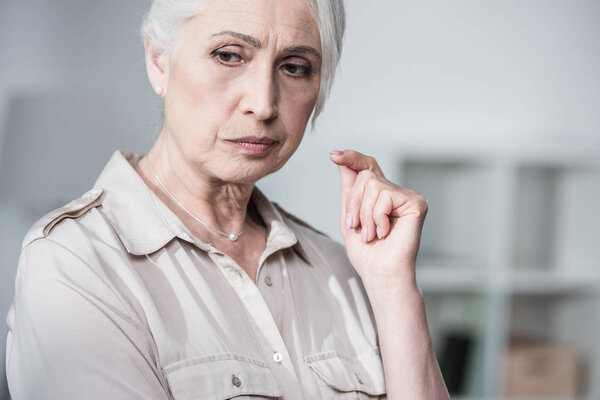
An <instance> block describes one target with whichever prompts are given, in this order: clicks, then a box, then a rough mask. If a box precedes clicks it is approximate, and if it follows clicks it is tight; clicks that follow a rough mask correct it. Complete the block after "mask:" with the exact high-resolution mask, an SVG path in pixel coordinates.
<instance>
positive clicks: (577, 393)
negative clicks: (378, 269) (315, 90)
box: [0, 0, 600, 400]
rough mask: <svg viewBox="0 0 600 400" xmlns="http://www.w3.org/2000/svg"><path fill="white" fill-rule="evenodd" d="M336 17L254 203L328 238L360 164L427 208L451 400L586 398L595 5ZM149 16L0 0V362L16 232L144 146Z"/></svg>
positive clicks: (597, 364)
mask: <svg viewBox="0 0 600 400" xmlns="http://www.w3.org/2000/svg"><path fill="white" fill-rule="evenodd" d="M346 3H347V4H346V7H347V18H348V29H347V36H346V40H345V47H344V51H343V57H342V61H341V68H340V70H339V74H338V76H337V80H336V84H335V86H334V89H333V92H332V95H331V97H330V100H329V103H328V104H327V106H326V108H325V112H324V114H323V115H322V116H321V118H320V119H319V121H318V122H317V125H316V129H315V130H314V131H312V132H308V133H307V135H306V137H305V140H304V143H303V144H302V146H301V148H300V150H299V151H298V153H297V154H296V155H294V157H293V158H292V159H291V160H290V161H289V162H288V164H287V165H286V166H285V167H284V168H283V169H282V170H281V171H279V172H278V173H277V174H274V175H272V176H269V177H267V178H266V179H264V180H263V181H261V182H260V183H259V187H261V188H262V189H263V191H265V192H266V193H267V194H268V195H269V196H270V197H271V198H272V199H273V200H274V201H276V202H278V203H280V204H281V205H283V206H284V207H285V208H287V209H288V210H289V211H291V212H292V213H294V214H296V215H298V216H299V217H301V218H303V219H305V220H306V221H308V222H309V223H310V224H312V225H313V226H315V227H316V228H318V229H320V230H322V231H324V232H326V233H328V234H329V235H330V236H332V237H334V238H335V239H337V240H340V238H341V237H340V235H339V233H338V227H337V218H338V217H337V215H338V212H339V211H338V210H339V204H338V203H339V193H338V183H339V182H338V176H337V169H336V168H335V166H333V165H332V164H331V163H330V161H329V156H328V153H329V150H332V149H348V148H352V149H357V150H360V151H362V152H364V153H367V154H370V155H373V156H375V157H376V158H377V159H378V160H379V162H380V164H381V165H382V167H383V170H384V172H385V173H386V175H387V177H388V178H389V179H391V180H393V181H395V182H397V183H399V184H401V185H403V186H406V187H409V188H411V189H414V190H417V191H419V192H420V193H421V194H423V195H424V196H425V197H426V198H427V199H428V201H429V203H430V211H429V214H428V216H427V220H426V224H425V227H424V231H423V238H422V244H421V250H420V253H419V259H418V277H419V284H420V286H421V287H422V289H423V292H424V294H425V299H426V305H427V313H428V319H429V323H430V329H431V333H432V337H433V340H434V345H435V348H436V352H437V355H438V360H439V361H440V365H441V368H442V370H443V373H444V378H445V379H446V383H447V385H448V388H449V389H450V391H451V392H452V393H453V395H454V398H461V399H473V400H476V399H477V400H479V399H513V398H518V399H527V398H536V399H586V400H587V399H589V400H598V399H600V350H599V349H600V346H598V344H597V339H598V338H600V268H599V267H600V212H599V207H600V163H599V160H600V157H599V156H600V23H599V21H600V1H598V0H519V1H517V0H505V1H492V0H477V1H476V0H454V1H441V0H438V1H430V0H418V1H417V0H413V1H404V0H379V1H376V2H367V1H355V0H347V2H346ZM149 4H150V1H149V0H128V1H120V0H104V1H101V2H100V1H89V0H26V1H23V0H1V1H0V221H1V222H0V314H1V315H2V324H1V325H0V327H1V332H0V333H1V337H2V346H0V359H2V360H4V357H5V354H4V351H5V348H4V341H5V337H6V329H7V328H6V323H5V315H6V312H7V310H8V307H9V305H10V302H11V299H12V295H13V289H14V277H15V272H16V265H17V261H18V257H19V251H20V243H21V240H22V238H23V235H24V234H25V232H26V231H27V229H28V228H29V227H30V226H31V224H32V223H33V222H34V221H35V220H37V219H38V218H39V217H41V216H42V215H43V214H45V213H46V212H48V211H50V210H52V209H54V208H56V207H59V206H61V205H63V204H65V203H67V202H68V201H70V200H71V199H73V198H75V197H78V196H79V195H81V194H82V193H84V192H86V191H87V190H89V189H90V188H91V186H92V184H93V182H94V181H95V178H96V176H97V175H98V174H99V172H100V170H101V169H102V167H103V166H104V164H105V163H106V162H107V161H108V158H109V156H110V155H111V154H112V152H113V151H114V150H116V149H123V150H128V151H137V152H146V151H147V150H148V149H149V148H150V146H151V144H152V143H153V141H154V140H155V138H156V137H157V134H158V131H159V129H160V120H161V117H160V114H161V111H160V110H161V107H160V103H159V102H158V101H157V97H156V95H154V93H153V91H152V90H151V88H150V85H149V84H148V82H147V79H146V76H145V67H144V60H143V48H142V45H141V42H140V40H139V36H138V27H139V25H140V23H141V20H142V16H143V14H144V12H145V11H146V10H147V8H148V7H149ZM0 377H1V378H2V379H0V399H2V400H5V399H9V394H8V390H7V388H6V381H5V374H4V362H2V365H1V366H0Z"/></svg>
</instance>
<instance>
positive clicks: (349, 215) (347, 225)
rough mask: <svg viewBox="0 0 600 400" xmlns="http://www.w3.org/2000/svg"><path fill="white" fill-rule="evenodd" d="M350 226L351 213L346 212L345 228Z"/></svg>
mask: <svg viewBox="0 0 600 400" xmlns="http://www.w3.org/2000/svg"><path fill="white" fill-rule="evenodd" d="M350 228H352V214H350V213H348V214H346V229H350Z"/></svg>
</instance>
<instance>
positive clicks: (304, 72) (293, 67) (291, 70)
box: [283, 63, 311, 78]
mask: <svg viewBox="0 0 600 400" xmlns="http://www.w3.org/2000/svg"><path fill="white" fill-rule="evenodd" d="M283 69H284V70H285V72H286V73H287V74H288V75H290V76H292V77H294V78H303V77H307V76H309V75H310V73H311V69H310V67H306V66H304V65H300V64H294V63H288V64H284V66H283Z"/></svg>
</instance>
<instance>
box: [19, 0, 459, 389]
mask: <svg viewBox="0 0 600 400" xmlns="http://www.w3.org/2000/svg"><path fill="white" fill-rule="evenodd" d="M343 29H344V15H343V5H342V2H341V0H254V1H252V2H248V1H245V0H226V1H224V0H196V1H193V0H187V1H186V0H179V1H177V0H155V1H154V3H153V5H152V7H151V9H150V11H149V13H148V15H147V18H146V20H145V22H144V27H143V37H144V43H145V50H146V65H147V72H148V77H149V80H150V83H151V85H152V86H153V88H154V89H155V90H156V93H157V94H158V95H159V96H161V97H162V98H163V99H164V126H163V128H162V131H161V133H160V135H159V137H158V139H157V140H156V142H155V144H154V146H153V147H152V149H151V150H150V151H149V152H148V154H146V155H141V154H136V153H127V152H122V151H117V152H115V153H114V155H113V157H112V158H111V159H110V161H109V162H108V164H107V165H106V167H105V168H104V170H103V171H102V173H101V175H100V176H99V178H98V180H97V182H96V184H95V186H94V188H93V189H92V190H90V191H89V192H88V193H86V194H85V195H83V196H82V197H81V198H79V199H76V200H74V201H72V202H70V203H69V204H67V205H66V206H64V207H63V208H60V209H58V210H55V211H53V212H51V213H49V214H47V215H46V216H45V217H43V218H42V219H40V220H39V221H38V222H37V223H36V224H35V225H34V226H33V227H32V228H31V230H30V231H29V233H28V234H27V235H26V237H25V239H24V241H23V249H22V254H21V258H20V262H19V272H18V277H17V284H16V294H15V299H14V303H13V307H12V308H11V311H10V312H9V315H8V323H9V328H10V332H9V335H8V340H7V349H8V351H7V354H8V358H7V376H8V382H9V387H10V391H11V393H12V396H13V399H15V400H19V399H75V398H77V399H229V398H283V399H290V400H291V399H318V398H324V399H375V398H384V397H386V395H387V398H388V399H410V400H415V399H445V398H448V395H447V392H446V389H445V386H444V383H443V381H442V378H441V375H440V372H439V368H438V366H437V362H436V360H435V356H434V353H433V350H432V346H431V342H430V337H429V333H428V328H427V323H426V318H425V311H424V305H423V299H422V294H421V292H420V290H419V288H418V287H417V285H416V281H415V269H414V266H415V258H416V254H417V251H418V247H419V240H420V234H421V228H422V225H423V220H424V218H425V215H426V212H427V203H426V201H425V200H424V199H423V198H422V197H421V196H419V194H418V193H416V192H414V191H411V190H408V189H405V188H402V187H399V186H396V185H394V184H393V183H391V182H389V181H387V180H386V179H385V177H384V175H383V173H382V172H381V170H380V168H379V166H378V165H377V163H376V161H375V160H374V159H373V158H370V157H366V156H364V155H362V154H360V153H358V152H355V151H350V150H348V151H343V152H342V151H332V152H331V155H330V157H331V160H332V162H333V163H335V164H336V165H337V167H338V168H339V173H340V177H341V194H342V196H341V197H342V204H341V213H340V228H341V230H342V233H343V237H344V244H345V248H344V247H343V246H341V245H339V244H337V243H335V242H334V241H332V240H331V239H329V238H328V237H326V236H325V235H323V234H321V233H320V232H318V231H316V230H314V229H313V228H311V227H310V226H308V225H307V224H305V223H303V222H302V221H300V220H298V219H297V218H295V217H293V216H291V215H290V214H288V213H286V212H285V211H284V210H282V209H281V208H280V207H279V206H277V205H276V204H274V203H271V202H270V201H269V200H268V199H266V198H265V196H263V195H262V194H261V192H260V191H259V190H258V189H257V188H256V187H255V186H254V185H255V183H256V182H257V181H258V180H259V179H261V178H263V177H264V176H266V175H268V174H270V173H273V172H275V171H277V170H278V169H280V168H281V167H282V166H283V165H284V164H285V162H286V161H287V160H288V159H289V158H290V156H291V155H292V154H293V153H294V151H295V150H296V148H297V147H298V145H299V144H300V142H301V140H302V137H303V134H304V131H305V128H306V125H307V123H308V121H309V119H310V116H311V114H312V115H313V119H314V118H315V117H316V116H317V115H318V114H319V113H320V111H321V109H322V107H323V102H324V99H325V97H326V94H327V91H328V89H329V87H330V84H331V80H332V79H333V74H334V70H335V67H336V64H337V61H338V58H339V54H340V46H341V41H342V36H343ZM313 113H314V114H313ZM332 167H333V164H332Z"/></svg>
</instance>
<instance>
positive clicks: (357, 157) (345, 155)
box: [331, 150, 383, 175]
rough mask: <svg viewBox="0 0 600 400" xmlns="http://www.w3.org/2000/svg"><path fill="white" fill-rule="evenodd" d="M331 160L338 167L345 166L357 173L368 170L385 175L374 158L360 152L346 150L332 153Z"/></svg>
mask: <svg viewBox="0 0 600 400" xmlns="http://www.w3.org/2000/svg"><path fill="white" fill-rule="evenodd" d="M331 160H332V161H333V162H335V163H336V164H338V165H345V166H347V167H349V168H352V169H353V170H355V171H357V172H360V171H363V170H365V169H366V170H369V171H373V172H375V173H377V174H381V175H383V173H382V172H381V168H380V167H379V164H377V161H376V160H375V159H374V158H373V157H370V156H366V155H364V154H362V153H359V152H358V151H354V150H344V151H343V152H339V153H332V154H331Z"/></svg>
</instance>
